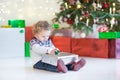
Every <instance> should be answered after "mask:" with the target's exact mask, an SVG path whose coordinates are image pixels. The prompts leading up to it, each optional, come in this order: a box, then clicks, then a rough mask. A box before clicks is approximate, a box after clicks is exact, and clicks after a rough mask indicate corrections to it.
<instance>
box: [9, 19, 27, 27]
mask: <svg viewBox="0 0 120 80" xmlns="http://www.w3.org/2000/svg"><path fill="white" fill-rule="evenodd" d="M8 25H10V26H11V27H14V28H24V27H25V20H8Z"/></svg>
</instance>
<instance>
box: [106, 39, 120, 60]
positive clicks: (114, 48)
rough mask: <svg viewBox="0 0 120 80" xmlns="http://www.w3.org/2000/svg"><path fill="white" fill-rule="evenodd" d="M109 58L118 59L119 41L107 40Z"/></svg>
mask: <svg viewBox="0 0 120 80" xmlns="http://www.w3.org/2000/svg"><path fill="white" fill-rule="evenodd" d="M108 41H109V58H117V59H120V39H109V40H108Z"/></svg>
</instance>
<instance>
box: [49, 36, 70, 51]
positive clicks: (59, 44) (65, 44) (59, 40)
mask: <svg viewBox="0 0 120 80" xmlns="http://www.w3.org/2000/svg"><path fill="white" fill-rule="evenodd" d="M51 40H52V42H53V44H54V45H55V47H56V48H58V49H59V50H60V51H62V52H70V53H71V38H70V37H64V36H52V37H51Z"/></svg>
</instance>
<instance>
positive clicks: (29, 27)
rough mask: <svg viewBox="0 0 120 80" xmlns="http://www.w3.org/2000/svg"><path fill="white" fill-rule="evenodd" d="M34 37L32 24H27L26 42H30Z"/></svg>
mask: <svg viewBox="0 0 120 80" xmlns="http://www.w3.org/2000/svg"><path fill="white" fill-rule="evenodd" d="M32 38H33V33H32V26H26V27H25V42H30V40H31V39H32Z"/></svg>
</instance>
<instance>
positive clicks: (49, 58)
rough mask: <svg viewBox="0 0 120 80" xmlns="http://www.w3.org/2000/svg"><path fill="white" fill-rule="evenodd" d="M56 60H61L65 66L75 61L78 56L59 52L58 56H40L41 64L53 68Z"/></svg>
mask: <svg viewBox="0 0 120 80" xmlns="http://www.w3.org/2000/svg"><path fill="white" fill-rule="evenodd" d="M58 59H62V60H63V62H64V63H65V64H69V63H70V62H72V61H73V60H76V61H77V60H78V55H76V54H71V53H67V52H60V55H49V54H44V55H42V62H45V63H48V64H52V65H55V66H57V61H58Z"/></svg>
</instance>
